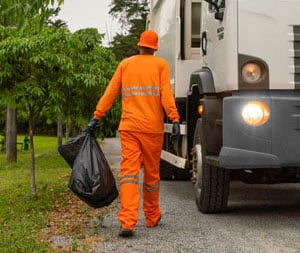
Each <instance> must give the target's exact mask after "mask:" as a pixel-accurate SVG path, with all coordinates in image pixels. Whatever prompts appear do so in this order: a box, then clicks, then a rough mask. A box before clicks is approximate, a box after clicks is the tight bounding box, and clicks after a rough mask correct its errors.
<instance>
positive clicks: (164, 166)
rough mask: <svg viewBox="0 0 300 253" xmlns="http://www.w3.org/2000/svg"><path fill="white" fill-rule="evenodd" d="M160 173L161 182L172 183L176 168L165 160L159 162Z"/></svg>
mask: <svg viewBox="0 0 300 253" xmlns="http://www.w3.org/2000/svg"><path fill="white" fill-rule="evenodd" d="M159 173H160V180H164V181H170V180H174V166H173V165H172V164H170V163H168V162H166V161H165V160H162V159H161V160H160V162H159Z"/></svg>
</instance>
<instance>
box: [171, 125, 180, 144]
mask: <svg viewBox="0 0 300 253" xmlns="http://www.w3.org/2000/svg"><path fill="white" fill-rule="evenodd" d="M179 137H180V124H179V122H174V123H173V131H172V134H171V140H172V141H173V142H175V141H178V140H179Z"/></svg>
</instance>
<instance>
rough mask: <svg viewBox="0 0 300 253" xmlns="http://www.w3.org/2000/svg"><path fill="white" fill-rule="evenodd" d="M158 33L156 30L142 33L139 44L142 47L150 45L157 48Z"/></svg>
mask: <svg viewBox="0 0 300 253" xmlns="http://www.w3.org/2000/svg"><path fill="white" fill-rule="evenodd" d="M157 44H158V35H157V33H156V32H154V31H151V30H147V31H144V32H142V33H141V36H140V41H139V43H138V44H137V45H138V46H140V47H149V48H152V49H154V50H157Z"/></svg>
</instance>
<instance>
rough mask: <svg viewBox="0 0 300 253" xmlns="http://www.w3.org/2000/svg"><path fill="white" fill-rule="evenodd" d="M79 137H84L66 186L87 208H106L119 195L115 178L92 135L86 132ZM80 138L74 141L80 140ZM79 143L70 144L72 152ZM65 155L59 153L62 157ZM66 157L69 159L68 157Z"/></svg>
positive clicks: (68, 144)
mask: <svg viewBox="0 0 300 253" xmlns="http://www.w3.org/2000/svg"><path fill="white" fill-rule="evenodd" d="M80 136H84V140H83V142H82V145H81V148H80V150H79V151H78V153H77V155H76V158H75V160H74V162H73V166H72V173H71V176H70V179H69V184H68V186H69V188H70V189H71V190H72V191H73V192H74V193H75V194H76V195H77V196H78V197H79V198H80V199H81V200H82V201H84V202H85V203H87V204H88V205H89V206H92V207H94V208H99V207H103V206H108V205H109V204H111V203H112V202H113V201H114V200H115V199H116V198H117V197H118V195H119V192H118V189H117V187H116V182H115V178H114V176H113V174H112V171H111V169H110V166H109V164H108V162H107V160H106V158H105V156H104V154H103V152H102V150H101V148H100V146H99V144H98V142H97V140H96V138H95V137H94V136H93V134H90V133H89V132H88V131H86V132H84V133H83V134H81V135H80ZM80 136H78V137H75V139H76V138H78V140H80V139H81V137H80ZM79 142H80V141H74V142H72V143H74V150H75V149H77V148H78V143H79ZM67 146H68V148H69V149H72V152H73V151H74V150H73V146H72V145H71V144H70V143H67ZM72 152H71V153H72ZM65 153H66V152H63V153H61V154H62V156H63V157H64V155H63V154H65ZM74 153H75V152H74ZM67 157H68V159H69V158H70V156H69V155H67ZM64 158H65V157H64ZM65 159H66V158H65ZM66 160H67V159H66Z"/></svg>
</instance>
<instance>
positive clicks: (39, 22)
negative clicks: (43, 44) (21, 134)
mask: <svg viewBox="0 0 300 253" xmlns="http://www.w3.org/2000/svg"><path fill="white" fill-rule="evenodd" d="M56 2H57V4H58V5H60V4H62V3H63V0H58V1H56ZM54 3H55V1H54V0H23V1H16V0H2V1H1V4H0V25H3V26H13V27H15V28H16V30H17V31H19V32H20V33H22V32H24V30H26V29H30V30H37V31H38V30H40V29H41V27H43V25H44V23H45V22H46V21H47V20H48V19H49V17H50V16H51V15H53V14H55V11H53V8H52V9H51V7H50V4H51V5H53V4H54ZM7 118H8V119H9V120H10V121H9V123H10V124H6V126H7V127H6V131H7V132H8V133H9V134H8V135H7V136H6V143H7V145H6V147H7V148H6V150H7V154H6V159H7V160H8V161H9V162H15V161H17V149H16V139H17V135H16V134H17V131H16V121H15V119H16V111H15V110H14V107H10V105H8V106H7ZM11 120H14V122H13V121H11ZM10 128H12V129H10Z"/></svg>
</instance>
